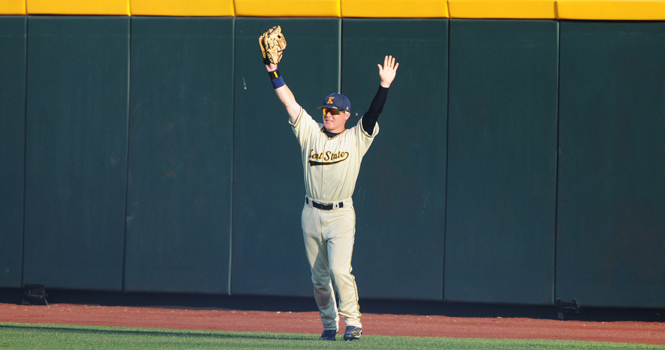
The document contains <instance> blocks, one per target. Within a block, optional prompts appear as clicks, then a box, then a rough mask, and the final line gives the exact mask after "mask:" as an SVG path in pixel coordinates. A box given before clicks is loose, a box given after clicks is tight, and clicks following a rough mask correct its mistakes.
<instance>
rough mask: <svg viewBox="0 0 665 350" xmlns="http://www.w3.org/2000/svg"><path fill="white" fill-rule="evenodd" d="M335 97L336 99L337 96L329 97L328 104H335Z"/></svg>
mask: <svg viewBox="0 0 665 350" xmlns="http://www.w3.org/2000/svg"><path fill="white" fill-rule="evenodd" d="M334 99H335V96H330V97H328V104H333V100H334Z"/></svg>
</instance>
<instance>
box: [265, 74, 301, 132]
mask: <svg viewBox="0 0 665 350" xmlns="http://www.w3.org/2000/svg"><path fill="white" fill-rule="evenodd" d="M266 70H267V71H268V74H269V75H270V78H271V80H272V85H273V87H274V88H275V93H276V94H277V97H278V98H279V100H280V101H282V104H283V105H284V107H285V108H286V112H287V113H288V114H289V121H290V122H291V124H295V122H296V120H298V115H299V114H300V108H301V107H300V105H299V104H298V102H296V98H295V96H293V93H292V92H291V89H289V87H288V86H286V84H285V83H284V79H282V77H281V75H279V71H278V70H277V65H276V64H272V63H270V64H266Z"/></svg>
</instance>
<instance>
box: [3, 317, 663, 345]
mask: <svg viewBox="0 0 665 350" xmlns="http://www.w3.org/2000/svg"><path fill="white" fill-rule="evenodd" d="M316 338H317V335H316V334H290V333H249V332H220V331H186V330H168V329H148V328H125V327H96V326H94V327H93V326H70V325H48V324H18V323H0V349H322V348H326V349H349V348H353V349H665V347H664V346H652V345H633V344H622V343H599V342H579V341H550V340H494V339H457V338H417V337H388V336H379V335H375V336H372V335H369V336H363V337H362V339H360V340H359V341H353V342H345V341H342V339H341V336H338V338H339V339H338V341H336V342H322V341H318V340H316Z"/></svg>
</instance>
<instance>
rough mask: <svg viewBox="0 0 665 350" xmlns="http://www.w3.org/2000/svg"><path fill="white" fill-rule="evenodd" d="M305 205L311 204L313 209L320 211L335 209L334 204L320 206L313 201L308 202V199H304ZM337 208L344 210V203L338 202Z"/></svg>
mask: <svg viewBox="0 0 665 350" xmlns="http://www.w3.org/2000/svg"><path fill="white" fill-rule="evenodd" d="M305 203H307V204H311V205H312V206H313V207H314V208H317V209H321V210H333V209H334V208H335V204H334V203H333V204H321V203H319V202H315V201H313V200H310V199H309V198H308V197H305ZM338 207H339V208H344V202H339V203H338Z"/></svg>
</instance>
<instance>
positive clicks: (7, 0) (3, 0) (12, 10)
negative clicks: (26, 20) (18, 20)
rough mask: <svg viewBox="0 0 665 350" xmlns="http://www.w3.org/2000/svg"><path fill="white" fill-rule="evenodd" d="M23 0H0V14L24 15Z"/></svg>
mask: <svg viewBox="0 0 665 350" xmlns="http://www.w3.org/2000/svg"><path fill="white" fill-rule="evenodd" d="M25 11H26V10H25V0H0V15H25V14H26V12H25Z"/></svg>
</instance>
